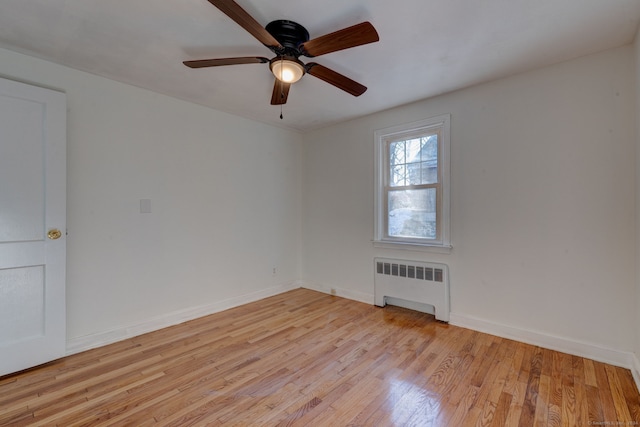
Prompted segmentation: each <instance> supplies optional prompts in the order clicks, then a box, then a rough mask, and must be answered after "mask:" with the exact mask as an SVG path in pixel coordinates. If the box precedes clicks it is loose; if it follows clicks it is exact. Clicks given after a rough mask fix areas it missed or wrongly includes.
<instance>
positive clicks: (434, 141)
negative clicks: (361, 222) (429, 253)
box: [374, 115, 451, 249]
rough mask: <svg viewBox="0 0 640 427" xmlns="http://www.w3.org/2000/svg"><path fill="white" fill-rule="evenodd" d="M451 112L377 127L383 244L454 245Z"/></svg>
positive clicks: (378, 236) (378, 226)
mask: <svg viewBox="0 0 640 427" xmlns="http://www.w3.org/2000/svg"><path fill="white" fill-rule="evenodd" d="M450 122H451V117H450V116H449V115H444V116H439V117H434V118H432V119H426V120H421V121H419V122H414V123H409V124H406V125H399V126H394V127H390V128H386V129H381V130H378V131H376V132H375V144H376V198H375V199H376V207H375V209H376V211H375V213H376V218H375V238H374V242H376V243H378V244H382V245H385V244H403V245H419V246H423V247H429V246H431V247H440V248H447V249H448V248H450V246H449V245H450V242H449V128H450Z"/></svg>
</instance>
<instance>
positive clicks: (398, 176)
mask: <svg viewBox="0 0 640 427" xmlns="http://www.w3.org/2000/svg"><path fill="white" fill-rule="evenodd" d="M406 177H407V167H406V166H405V165H397V166H391V176H390V177H389V178H390V183H389V185H390V186H391V187H399V186H403V185H406V184H405V183H406Z"/></svg>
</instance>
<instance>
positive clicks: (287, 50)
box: [265, 19, 309, 58]
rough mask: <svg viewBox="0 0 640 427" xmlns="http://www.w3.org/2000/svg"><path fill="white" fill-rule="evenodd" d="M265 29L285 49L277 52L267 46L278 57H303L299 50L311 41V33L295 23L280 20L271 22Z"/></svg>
mask: <svg viewBox="0 0 640 427" xmlns="http://www.w3.org/2000/svg"><path fill="white" fill-rule="evenodd" d="M265 29H266V30H267V31H268V32H269V34H271V35H272V36H273V37H274V38H275V39H276V40H278V42H280V44H281V45H282V46H283V47H284V50H282V49H278V50H275V49H274V48H273V46H267V47H268V48H269V49H271V50H272V51H274V53H276V54H277V55H284V56H293V57H295V58H298V57H299V56H300V55H302V52H301V51H300V48H299V47H300V45H301V44H302V43H304V42H307V41H309V32H308V31H307V29H306V28H304V27H303V26H302V25H300V24H298V23H297V22H294V21H288V20H286V19H278V20H276V21H272V22H269V23H268V24H267V26H266V27H265Z"/></svg>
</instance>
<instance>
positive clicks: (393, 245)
mask: <svg viewBox="0 0 640 427" xmlns="http://www.w3.org/2000/svg"><path fill="white" fill-rule="evenodd" d="M372 243H373V246H374V247H376V248H382V249H400V250H405V251H416V252H431V253H437V254H447V255H448V254H450V253H451V251H452V250H453V247H452V246H450V245H446V246H443V245H428V244H420V243H406V242H390V241H388V240H372Z"/></svg>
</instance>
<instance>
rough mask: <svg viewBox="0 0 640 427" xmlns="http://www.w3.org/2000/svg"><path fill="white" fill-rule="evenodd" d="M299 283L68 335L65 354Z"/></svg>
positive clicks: (172, 323)
mask: <svg viewBox="0 0 640 427" xmlns="http://www.w3.org/2000/svg"><path fill="white" fill-rule="evenodd" d="M299 287H301V284H300V283H299V282H292V283H288V284H283V285H279V286H274V287H271V288H268V289H263V290H260V291H257V292H252V293H250V294H246V295H240V296H237V297H234V298H229V299H226V300H223V301H216V302H215V303H211V304H204V305H200V306H197V307H191V308H187V309H184V310H178V311H174V312H173V313H168V314H163V315H161V316H157V317H153V318H151V319H149V320H146V321H144V322H142V323H138V324H135V325H129V326H123V327H120V328H116V329H112V330H108V331H104V332H98V333H95V334H91V335H85V336H82V337H77V338H71V339H69V340H67V356H69V355H71V354H75V353H80V352H82V351H86V350H90V349H92V348H96V347H101V346H103V345H107V344H112V343H114V342H118V341H122V340H125V339H128V338H132V337H135V336H138V335H142V334H146V333H147V332H152V331H157V330H158V329H162V328H166V327H168V326H173V325H177V324H180V323H184V322H187V321H189V320H193V319H197V318H198V317H203V316H207V315H209V314H213V313H217V312H220V311H223V310H227V309H230V308H233V307H238V306H240V305H243V304H247V303H250V302H254V301H258V300H261V299H263V298H267V297H270V296H274V295H278V294H281V293H283V292H287V291H290V290H292V289H296V288H299Z"/></svg>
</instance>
